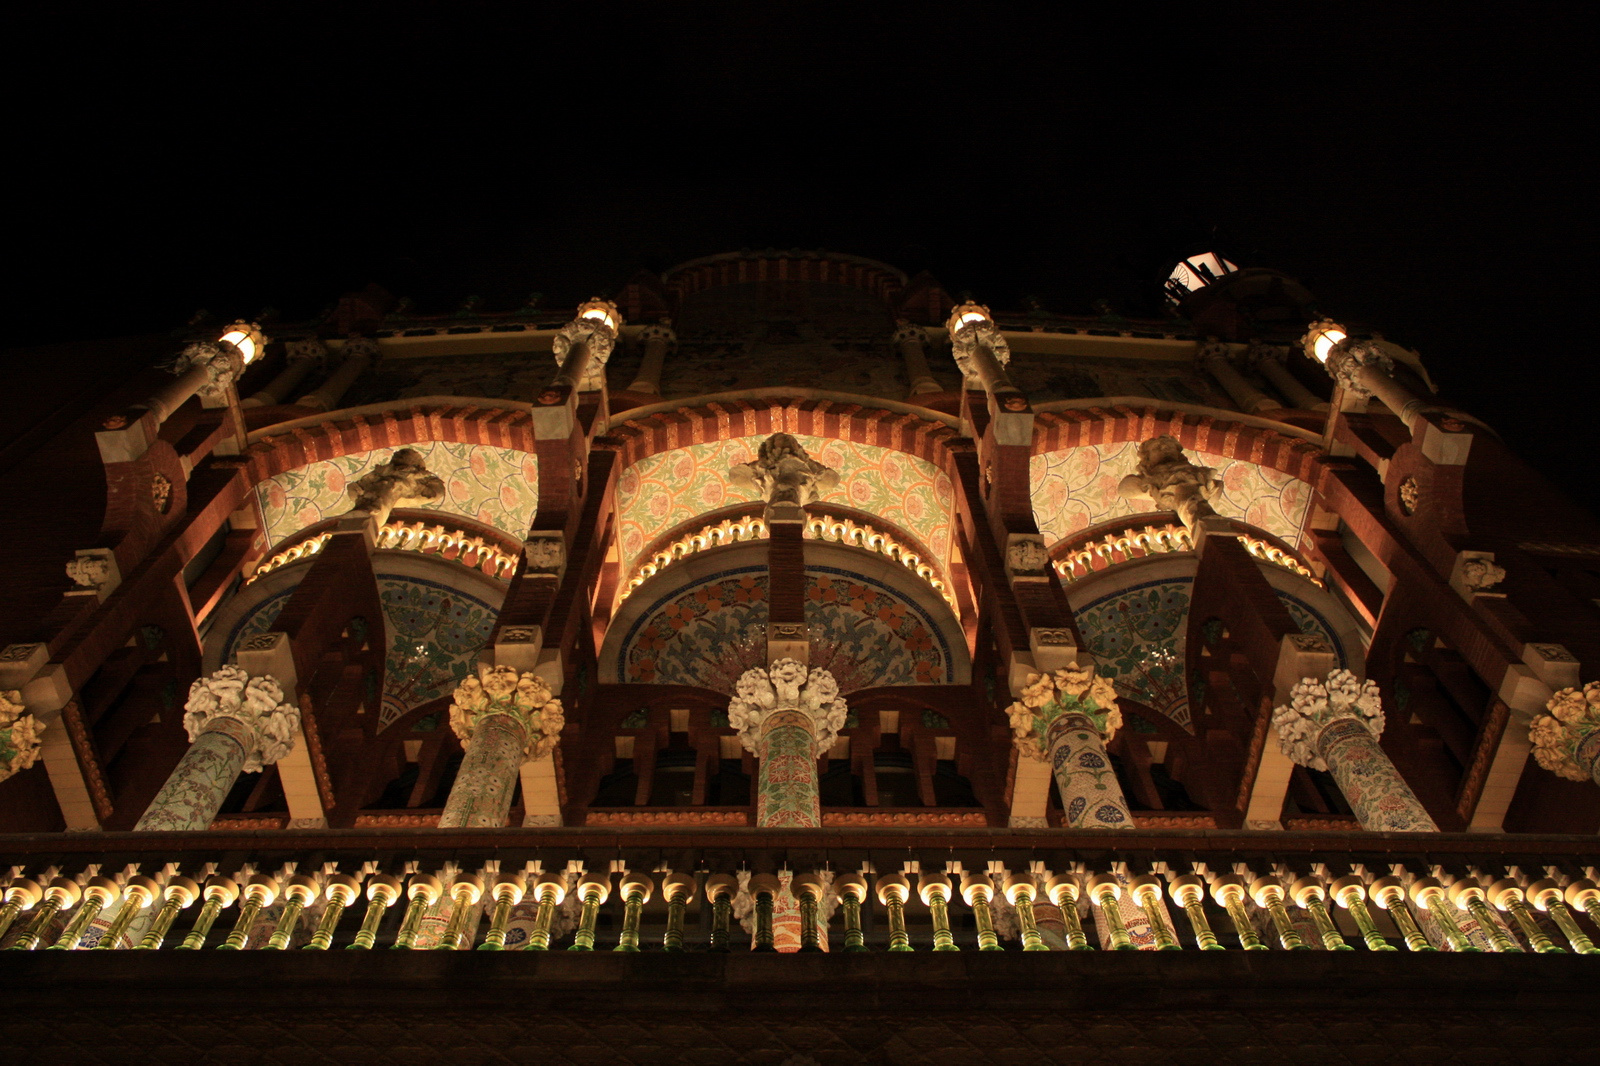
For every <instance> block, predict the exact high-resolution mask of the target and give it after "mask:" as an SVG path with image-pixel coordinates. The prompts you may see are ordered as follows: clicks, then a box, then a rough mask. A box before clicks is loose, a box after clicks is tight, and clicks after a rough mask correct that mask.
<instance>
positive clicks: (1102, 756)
mask: <svg viewBox="0 0 1600 1066" xmlns="http://www.w3.org/2000/svg"><path fill="white" fill-rule="evenodd" d="M1049 742H1050V765H1051V766H1052V767H1053V768H1054V770H1055V776H1056V788H1057V789H1059V790H1060V792H1061V809H1062V810H1063V811H1064V812H1065V815H1064V819H1063V820H1064V822H1065V824H1066V826H1067V827H1068V828H1070V829H1132V828H1134V824H1133V816H1132V815H1131V814H1129V813H1128V801H1127V799H1126V798H1125V797H1124V796H1123V794H1122V785H1121V784H1120V783H1119V782H1118V781H1117V775H1116V773H1115V772H1114V771H1113V770H1112V768H1111V756H1110V755H1108V754H1107V753H1106V746H1105V742H1104V741H1103V740H1102V739H1101V737H1100V730H1099V728H1098V727H1096V726H1095V724H1094V722H1093V721H1092V720H1091V719H1090V718H1089V717H1088V716H1087V715H1084V714H1077V713H1074V712H1070V711H1069V712H1067V713H1065V714H1063V715H1061V716H1060V717H1058V718H1056V719H1055V720H1054V721H1053V722H1051V723H1050V732H1049Z"/></svg>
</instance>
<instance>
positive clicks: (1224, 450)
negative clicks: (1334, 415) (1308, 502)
mask: <svg viewBox="0 0 1600 1066" xmlns="http://www.w3.org/2000/svg"><path fill="white" fill-rule="evenodd" d="M1163 433H1165V434H1170V435H1171V436H1174V437H1176V438H1178V441H1179V443H1181V444H1182V445H1183V446H1184V447H1185V448H1192V449H1195V450H1198V451H1205V452H1211V453H1213V454H1216V455H1226V456H1228V457H1229V458H1230V459H1242V460H1246V461H1248V462H1251V463H1255V464H1256V465H1257V466H1264V467H1266V468H1268V469H1269V470H1276V471H1278V472H1279V473H1283V474H1289V475H1291V476H1293V477H1297V478H1299V479H1300V480H1301V481H1304V482H1306V483H1307V484H1309V485H1311V486H1312V487H1313V488H1316V487H1317V486H1318V482H1319V481H1320V476H1319V475H1320V469H1319V467H1318V465H1317V460H1318V459H1320V458H1321V457H1322V455H1323V450H1322V447H1321V446H1320V445H1318V444H1316V443H1314V442H1312V441H1309V440H1306V439H1305V438H1304V437H1296V436H1291V435H1290V434H1288V433H1283V432H1280V431H1278V430H1275V429H1271V428H1269V427H1267V426H1253V425H1250V424H1248V423H1245V422H1235V421H1232V420H1230V419H1228V418H1227V417H1225V416H1224V417H1216V416H1213V415H1202V414H1195V413H1193V412H1190V411H1176V410H1171V409H1163V408H1159V407H1154V406H1151V407H1140V408H1134V407H1129V406H1126V405H1124V404H1118V405H1117V406H1115V407H1110V408H1106V407H1086V408H1075V409H1071V410H1066V411H1048V412H1043V413H1041V414H1039V415H1037V416H1036V417H1035V419H1034V430H1033V449H1032V450H1033V454H1034V455H1043V454H1045V453H1047V452H1058V451H1063V450H1065V449H1068V448H1079V447H1083V446H1086V445H1094V444H1120V443H1125V442H1127V441H1142V440H1148V439H1149V438H1151V437H1157V436H1160V435H1161V434H1163Z"/></svg>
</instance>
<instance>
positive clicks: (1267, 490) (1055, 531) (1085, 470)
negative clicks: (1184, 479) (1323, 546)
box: [1028, 441, 1311, 548]
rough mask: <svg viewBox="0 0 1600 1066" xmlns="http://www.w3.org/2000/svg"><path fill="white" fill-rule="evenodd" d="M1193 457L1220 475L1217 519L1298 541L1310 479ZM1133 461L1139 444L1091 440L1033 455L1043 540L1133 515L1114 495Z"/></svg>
mask: <svg viewBox="0 0 1600 1066" xmlns="http://www.w3.org/2000/svg"><path fill="white" fill-rule="evenodd" d="M1189 456H1190V458H1191V459H1193V461H1195V462H1196V463H1199V464H1200V465H1202V466H1209V467H1212V468H1213V469H1215V470H1216V471H1217V474H1218V476H1219V477H1220V478H1221V479H1222V493H1221V495H1220V496H1219V498H1218V499H1217V500H1216V501H1215V502H1214V504H1213V506H1214V507H1215V508H1216V510H1217V513H1218V514H1220V515H1222V516H1223V517H1224V518H1237V519H1241V520H1243V521H1245V522H1248V523H1250V524H1251V525H1253V526H1255V527H1257V528H1259V529H1264V530H1266V531H1267V532H1268V533H1271V534H1273V535H1274V536H1276V537H1281V538H1282V539H1283V540H1285V541H1287V542H1288V543H1289V544H1290V545H1292V546H1294V547H1297V548H1298V547H1299V545H1300V527H1301V525H1302V524H1303V523H1304V521H1305V516H1306V508H1307V507H1308V506H1309V505H1310V503H1311V486H1309V485H1307V484H1306V483H1305V482H1304V481H1301V480H1300V479H1299V478H1296V477H1293V476H1291V475H1289V474H1283V473H1279V472H1278V471H1276V470H1271V469H1268V468H1267V467H1264V466H1257V465H1256V464H1255V463H1250V462H1245V461H1244V460H1242V459H1229V458H1227V457H1226V456H1222V455H1214V454H1212V453H1211V452H1193V451H1191V452H1189ZM1138 464H1139V445H1138V443H1137V442H1134V441H1127V442H1125V443H1122V444H1093V445H1085V446H1084V447H1081V448H1067V449H1064V450H1062V451H1057V452H1046V453H1045V454H1043V455H1035V456H1034V457H1033V458H1032V459H1031V460H1030V461H1029V464H1028V475H1029V484H1030V488H1031V491H1032V494H1033V513H1034V518H1035V520H1037V521H1038V523H1039V531H1040V532H1041V533H1043V534H1044V538H1045V541H1046V543H1049V544H1054V543H1056V542H1057V541H1060V540H1063V539H1065V538H1066V537H1069V536H1071V535H1072V534H1073V533H1076V532H1077V531H1078V530H1080V529H1087V528H1088V527H1089V526H1093V525H1098V524H1099V523H1101V522H1107V521H1110V520H1111V519H1113V518H1120V517H1122V516H1123V515H1129V514H1135V513H1137V511H1136V509H1135V508H1134V506H1133V505H1132V504H1130V503H1129V502H1128V501H1127V500H1125V499H1123V498H1122V497H1121V496H1118V495H1117V485H1118V484H1120V483H1121V481H1122V479H1123V478H1124V477H1126V476H1127V475H1129V474H1131V473H1133V472H1134V469H1135V467H1137V466H1138Z"/></svg>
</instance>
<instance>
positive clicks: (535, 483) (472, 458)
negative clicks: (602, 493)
mask: <svg viewBox="0 0 1600 1066" xmlns="http://www.w3.org/2000/svg"><path fill="white" fill-rule="evenodd" d="M409 447H411V448H414V449H415V450H417V451H418V452H421V453H422V458H423V462H424V463H425V464H426V466H427V468H428V469H429V470H430V471H432V472H433V473H434V474H437V475H438V476H439V477H440V478H441V479H443V481H444V485H445V494H444V496H443V497H442V498H441V499H437V500H428V501H425V502H422V503H416V504H407V505H406V506H407V507H414V508H416V509H419V510H424V511H446V512H449V513H451V514H458V515H463V516H465V517H467V518H471V519H475V520H477V521H479V522H482V523H483V524H484V525H489V526H493V527H495V528H496V529H499V530H501V531H503V532H506V533H509V534H511V535H513V536H515V537H517V538H518V539H519V540H520V539H521V538H522V536H523V535H524V534H525V533H526V532H527V530H528V526H529V525H530V524H531V523H532V521H533V514H534V511H535V510H536V509H537V507H538V503H539V464H538V459H537V458H536V457H535V456H534V455H533V454H532V453H531V452H519V451H513V450H512V449H509V448H491V447H488V446H487V445H481V444H456V443H451V442H449V441H431V442H423V443H418V444H413V445H409ZM396 451H398V449H396V448H379V449H376V450H374V451H370V452H361V453H358V454H355V455H345V456H341V457H340V458H338V459H322V460H318V461H317V462H314V463H309V464H307V465H306V466H302V467H300V468H299V469H296V470H288V471H285V472H284V473H282V474H277V475H275V476H273V477H270V478H268V479H267V480H266V481H263V482H262V483H261V484H260V485H259V486H257V488H256V493H257V496H258V497H259V499H260V501H261V511H262V514H263V515H264V516H265V517H266V522H267V540H268V542H269V543H270V544H278V543H279V542H281V541H282V540H284V539H285V538H287V537H291V536H293V535H294V534H295V533H298V532H299V531H300V530H302V529H305V528H307V527H309V526H313V525H316V524H317V523H318V522H322V521H325V520H327V519H329V518H333V517H335V516H337V515H341V514H343V513H344V512H346V511H348V510H349V509H350V497H349V495H348V494H347V493H346V492H345V488H346V486H347V485H349V484H350V483H352V482H354V481H357V480H359V479H360V478H362V477H363V476H364V475H366V474H368V473H371V472H372V470H373V469H374V468H376V467H377V466H378V465H379V464H380V463H385V462H388V461H389V459H390V457H392V456H393V455H394V453H395V452H396Z"/></svg>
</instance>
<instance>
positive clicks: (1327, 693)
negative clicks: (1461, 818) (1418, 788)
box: [1272, 670, 1439, 833]
mask: <svg viewBox="0 0 1600 1066" xmlns="http://www.w3.org/2000/svg"><path fill="white" fill-rule="evenodd" d="M1290 700H1291V702H1290V703H1288V704H1286V705H1284V706H1282V707H1279V708H1277V709H1276V710H1275V711H1273V712H1272V724H1273V725H1274V726H1276V727H1277V730H1278V740H1279V743H1280V744H1281V745H1282V748H1283V753H1284V754H1285V755H1287V756H1288V757H1289V758H1290V759H1292V760H1294V761H1295V762H1297V763H1299V764H1300V765H1301V766H1309V767H1310V768H1312V769H1313V770H1326V771H1327V772H1329V773H1331V774H1332V775H1333V779H1334V781H1336V782H1337V783H1338V785H1339V791H1340V792H1341V793H1343V794H1344V798H1345V802H1347V803H1349V804H1350V809H1351V810H1352V811H1354V812H1355V815H1356V819H1357V820H1358V821H1359V822H1360V823H1361V828H1363V829H1367V830H1371V831H1373V832H1386V833H1437V832H1438V831H1439V827H1438V826H1437V825H1435V824H1434V822H1433V819H1432V818H1431V817H1429V816H1428V812H1427V810H1426V809H1425V808H1424V807H1423V806H1422V804H1421V802H1420V801H1418V799H1417V797H1416V793H1414V792H1412V791H1411V788H1410V786H1409V785H1407V784H1406V783H1405V779H1404V778H1402V777H1401V776H1400V771H1398V770H1396V769H1395V766H1394V763H1392V762H1390V761H1389V756H1387V755H1385V754H1384V751H1383V748H1382V747H1381V746H1380V745H1379V744H1378V737H1379V736H1381V735H1382V734H1383V704H1382V702H1381V701H1380V699H1379V696H1378V686H1377V684H1376V683H1375V682H1372V681H1368V682H1365V683H1362V682H1360V681H1357V680H1356V677H1355V675H1354V674H1352V673H1351V672H1350V671H1348V670H1334V671H1332V672H1331V673H1329V674H1328V677H1327V680H1326V681H1318V680H1317V679H1315V678H1310V677H1308V678H1305V679H1304V680H1302V681H1300V682H1299V683H1298V684H1296V685H1295V686H1294V688H1293V689H1292V690H1291V692H1290Z"/></svg>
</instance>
